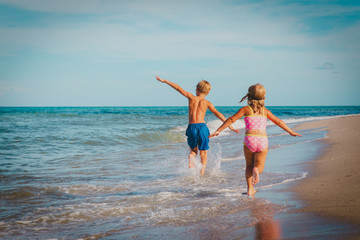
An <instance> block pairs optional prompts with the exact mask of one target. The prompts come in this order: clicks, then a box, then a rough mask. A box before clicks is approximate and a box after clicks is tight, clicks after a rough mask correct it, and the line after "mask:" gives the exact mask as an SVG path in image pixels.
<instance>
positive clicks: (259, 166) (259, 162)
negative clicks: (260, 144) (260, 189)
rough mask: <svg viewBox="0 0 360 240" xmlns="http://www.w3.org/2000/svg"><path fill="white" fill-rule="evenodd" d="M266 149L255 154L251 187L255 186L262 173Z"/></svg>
mask: <svg viewBox="0 0 360 240" xmlns="http://www.w3.org/2000/svg"><path fill="white" fill-rule="evenodd" d="M267 152H268V148H266V149H264V150H263V151H261V152H257V153H255V157H254V168H253V185H255V184H257V183H258V182H259V180H260V173H262V172H263V171H264V166H265V160H266V155H267Z"/></svg>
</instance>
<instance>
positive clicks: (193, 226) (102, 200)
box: [0, 106, 360, 239]
mask: <svg viewBox="0 0 360 240" xmlns="http://www.w3.org/2000/svg"><path fill="white" fill-rule="evenodd" d="M216 108H217V109H218V110H219V111H220V112H221V113H222V114H223V115H224V116H225V117H226V118H227V117H230V116H232V115H233V114H235V113H236V112H237V111H238V110H239V108H241V106H231V107H230V106H219V107H216ZM268 109H269V110H270V111H272V113H273V114H274V115H275V116H277V117H279V118H280V119H282V120H283V121H284V122H285V123H286V124H287V125H288V126H290V127H291V128H295V127H296V125H298V124H300V123H304V122H308V121H315V120H322V119H331V118H339V117H343V116H350V115H358V114H360V106H279V107H277V106H270V107H268ZM205 121H206V124H207V126H208V127H209V129H210V132H211V133H213V132H214V131H215V130H216V129H217V128H218V127H219V126H220V125H221V123H222V122H221V121H220V120H219V119H217V118H216V117H215V116H214V115H213V114H212V113H211V112H208V113H207V114H206V118H205ZM187 124H188V110H187V107H0V238H1V239H256V238H257V237H258V236H260V235H261V234H262V231H263V230H261V229H262V228H261V226H260V227H259V225H261V223H264V218H265V219H268V218H269V216H270V217H273V216H276V215H277V214H281V213H286V212H287V211H292V210H294V209H296V208H299V207H300V205H301V204H298V203H297V202H296V201H292V200H289V199H286V200H279V199H277V198H276V197H275V194H276V191H275V188H276V187H277V186H281V185H284V184H287V183H289V182H296V181H298V180H299V179H302V178H305V177H306V176H307V170H306V168H305V167H304V164H303V163H304V162H307V161H312V160H314V158H316V157H317V156H318V155H319V152H321V149H322V148H323V145H322V144H321V141H320V140H322V139H324V138H326V134H327V132H326V130H324V129H308V130H302V131H298V132H299V133H300V134H302V135H303V137H292V136H290V135H289V134H287V133H286V132H285V131H283V130H282V129H281V128H279V127H277V126H276V125H274V124H273V123H272V122H271V121H268V124H267V125H268V126H267V132H268V137H269V152H268V157H267V160H266V164H265V170H264V172H263V173H262V174H261V175H260V182H259V183H258V184H257V185H256V190H257V193H256V194H255V197H249V196H247V195H246V194H244V193H246V182H245V176H244V172H245V159H244V153H243V138H244V121H243V119H239V120H238V121H237V122H235V123H234V124H233V126H234V127H235V128H238V129H240V134H236V133H235V132H232V131H230V130H228V129H227V130H224V131H223V132H222V133H221V134H220V135H219V136H217V137H215V138H212V139H211V140H210V149H209V151H208V165H207V168H206V171H205V175H204V176H201V175H200V173H199V172H200V168H201V163H200V159H199V157H197V158H196V167H195V168H192V169H189V168H188V154H189V148H188V145H187V142H186V136H185V130H186V128H187ZM273 189H274V190H273ZM261 192H266V193H267V195H266V194H265V195H261ZM272 192H273V194H272ZM258 196H260V197H258ZM266 196H269V197H266ZM266 221H267V220H266ZM270 225H271V224H270ZM270 225H269V224H268V225H265V226H270ZM280 232H281V231H280ZM268 234H269V233H268ZM322 234H323V235H321V234H320V235H319V236H322V237H323V239H331V237H330V238H329V236H331V233H328V232H326V233H324V232H322ZM326 234H328V235H326ZM257 239H261V238H257ZM269 239H270V238H269ZM318 239H321V238H318Z"/></svg>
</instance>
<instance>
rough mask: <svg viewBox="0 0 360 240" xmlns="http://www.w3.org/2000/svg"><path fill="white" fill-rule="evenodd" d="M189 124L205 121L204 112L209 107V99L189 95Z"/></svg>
mask: <svg viewBox="0 0 360 240" xmlns="http://www.w3.org/2000/svg"><path fill="white" fill-rule="evenodd" d="M188 99H189V124H192V123H205V120H204V118H205V113H206V110H207V109H208V107H209V103H210V102H209V101H207V100H206V99H204V97H200V96H192V97H189V98H188Z"/></svg>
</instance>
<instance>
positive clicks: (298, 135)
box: [290, 131, 302, 137]
mask: <svg viewBox="0 0 360 240" xmlns="http://www.w3.org/2000/svg"><path fill="white" fill-rule="evenodd" d="M290 135H291V136H293V137H302V135H301V134H298V133H297V132H294V131H292V132H290Z"/></svg>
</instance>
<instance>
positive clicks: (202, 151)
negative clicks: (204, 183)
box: [200, 150, 207, 176]
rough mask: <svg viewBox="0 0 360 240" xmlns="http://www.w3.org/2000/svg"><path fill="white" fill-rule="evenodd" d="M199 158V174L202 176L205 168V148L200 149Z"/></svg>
mask: <svg viewBox="0 0 360 240" xmlns="http://www.w3.org/2000/svg"><path fill="white" fill-rule="evenodd" d="M200 158H201V163H202V168H201V171H200V174H201V176H204V173H205V168H206V165H207V150H200Z"/></svg>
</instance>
